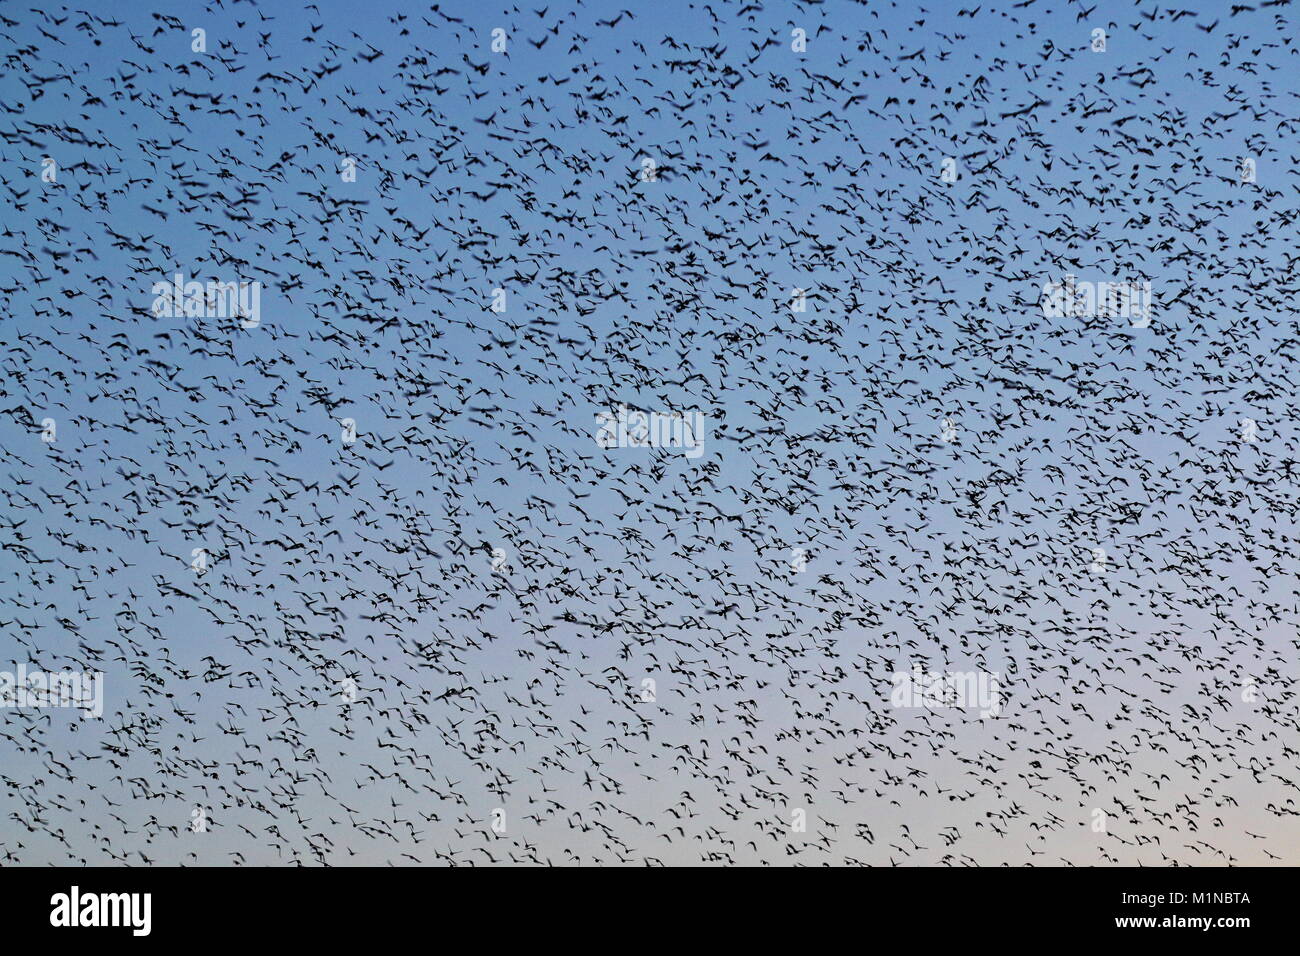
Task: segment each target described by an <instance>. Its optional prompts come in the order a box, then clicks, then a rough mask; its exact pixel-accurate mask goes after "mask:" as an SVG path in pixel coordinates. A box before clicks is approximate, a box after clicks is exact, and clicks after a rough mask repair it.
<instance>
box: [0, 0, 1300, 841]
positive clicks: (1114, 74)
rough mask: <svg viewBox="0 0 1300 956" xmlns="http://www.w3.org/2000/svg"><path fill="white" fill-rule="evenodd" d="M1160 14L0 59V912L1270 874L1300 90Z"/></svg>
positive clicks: (129, 42) (1286, 52) (367, 34)
mask: <svg viewBox="0 0 1300 956" xmlns="http://www.w3.org/2000/svg"><path fill="white" fill-rule="evenodd" d="M1179 7H1180V9H1185V10H1186V11H1187V12H1186V13H1185V14H1180V13H1178V12H1177V11H1171V10H1169V9H1165V8H1161V7H1157V6H1155V5H1146V4H1143V5H1138V6H1136V7H1135V6H1134V5H1132V4H1128V3H1122V4H1121V3H1112V4H1106V3H1104V2H1099V3H1097V4H1096V5H1095V6H1093V7H1091V8H1086V11H1087V12H1085V8H1084V7H1082V6H1080V5H1078V4H1060V3H1053V4H1046V3H1042V2H1039V3H1035V4H1029V5H1026V6H1013V5H1011V4H991V3H984V4H981V5H980V6H979V9H978V12H976V13H975V14H974V15H973V16H970V15H964V14H962V13H959V12H958V10H959V9H962V8H959V7H956V6H955V5H943V6H939V5H931V6H930V8H928V9H927V8H923V7H918V6H916V5H913V4H858V3H847V2H826V3H818V4H766V5H759V4H747V5H745V4H733V5H728V6H725V7H724V5H722V4H717V5H715V6H713V7H710V6H707V5H704V4H692V3H680V2H671V0H670V2H667V3H662V4H655V5H654V6H653V7H651V8H646V9H633V10H632V11H631V13H630V14H623V15H622V16H620V11H621V9H622V8H620V7H618V6H617V5H614V4H606V3H587V4H583V5H569V4H559V3H552V4H548V5H547V7H546V8H544V9H545V12H544V13H541V14H539V13H538V12H537V11H538V10H542V9H543V8H541V7H533V6H531V5H525V6H523V7H514V6H505V5H494V4H483V3H474V4H467V3H459V2H451V3H441V4H439V5H437V7H436V9H431V8H429V7H419V6H414V5H407V4H398V3H385V2H377V3H367V4H366V5H364V7H362V6H359V5H357V4H354V3H345V2H342V0H339V2H328V0H326V2H320V3H317V4H314V5H308V6H298V5H295V4H283V5H279V4H277V5H274V6H273V7H272V6H269V5H266V6H264V7H263V8H261V9H259V8H255V7H253V6H251V5H250V4H247V3H237V4H229V3H228V4H225V5H224V6H217V5H206V4H198V3H195V4H170V5H159V6H155V5H144V4H137V3H115V2H107V3H105V4H102V5H97V7H96V10H95V11H94V14H95V19H94V20H90V19H88V18H87V17H86V16H85V15H83V14H81V13H78V12H75V8H67V9H65V8H58V7H46V8H44V9H43V10H40V11H32V10H29V9H26V8H24V9H22V10H16V9H8V8H6V9H3V10H0V16H3V17H4V18H5V19H4V20H3V21H0V27H2V29H0V51H3V52H4V54H5V57H6V69H5V71H4V72H3V74H2V75H0V102H3V104H4V107H5V119H4V121H3V123H0V126H4V127H6V130H5V135H4V138H3V142H2V143H0V159H2V160H3V161H2V162H0V176H3V179H4V183H5V185H6V202H5V211H4V217H3V222H4V229H3V230H2V231H0V240H2V241H0V249H2V250H3V252H4V255H3V257H0V306H3V310H2V311H0V314H2V315H3V319H0V330H2V331H0V336H2V337H3V338H2V339H0V355H2V356H3V358H0V386H2V387H3V396H2V397H3V399H4V401H3V406H4V413H3V414H2V415H0V449H2V454H3V470H4V474H5V476H6V478H7V481H6V483H5V484H6V490H5V495H4V499H3V502H2V503H0V522H2V523H3V525H4V527H5V531H4V536H5V537H6V538H9V539H10V540H11V541H12V542H13V545H14V546H12V547H10V546H6V548H5V550H4V551H3V552H0V554H2V555H3V557H0V561H3V563H2V564H0V608H3V610H0V623H3V627H2V628H0V640H2V641H3V642H4V643H5V644H6V645H7V647H5V648H4V650H3V651H0V668H4V667H6V666H7V665H6V661H12V662H13V667H14V668H16V667H17V666H18V665H19V664H27V665H28V666H29V667H30V666H40V667H43V668H45V669H47V670H56V671H57V670H62V669H68V668H72V669H77V670H81V669H85V670H89V671H95V672H100V671H102V672H103V673H104V704H105V706H104V715H103V717H102V719H97V720H83V719H82V718H81V717H80V716H78V715H77V714H76V713H75V711H72V710H68V709H31V708H26V709H10V710H5V711H0V721H3V727H4V729H3V734H4V737H3V739H2V740H0V746H3V747H5V748H6V749H8V750H9V751H11V752H10V753H9V754H8V755H6V758H5V760H4V762H3V763H4V766H3V768H0V778H2V779H3V781H4V783H5V788H4V789H5V794H6V808H5V813H4V814H3V815H2V819H0V847H2V848H3V851H4V854H5V855H4V859H5V860H6V862H10V863H21V864H28V865H44V864H49V863H80V862H89V863H114V862H116V863H140V862H146V861H147V862H152V863H159V864H166V865H173V864H181V863H184V864H194V863H198V864H202V865H230V864H232V863H249V864H271V865H283V864H290V863H296V864H303V865H319V864H333V865H356V864H364V865H385V864H399V865H400V864H410V863H417V862H418V863H439V864H441V863H449V862H457V863H478V864H482V863H493V862H496V863H501V862H510V861H514V862H519V863H525V862H527V863H542V862H550V863H556V864H567V863H574V862H580V863H584V864H590V863H605V864H610V863H627V864H640V863H646V862H650V863H668V864H684V865H693V864H700V863H718V862H727V861H730V862H734V863H740V864H746V865H753V864H759V863H770V864H775V865H788V864H792V863H798V864H809V865H819V864H822V863H832V864H846V863H870V864H876V865H888V864H890V863H908V864H920V865H972V864H978V865H1002V864H1010V865H1023V864H1026V863H1037V864H1049V865H1059V864H1062V863H1069V864H1074V865H1106V864H1114V863H1121V864H1125V865H1135V864H1138V863H1142V864H1156V865H1158V864H1162V863H1167V862H1180V863H1191V864H1201V865H1221V864H1223V863H1225V862H1228V860H1229V858H1231V859H1232V860H1233V861H1235V862H1239V863H1256V864H1267V863H1273V862H1277V859H1275V857H1276V858H1280V859H1281V861H1283V862H1286V863H1291V864H1294V863H1296V862H1297V859H1296V850H1295V847H1296V846H1297V840H1296V837H1297V835H1298V834H1297V827H1296V824H1295V822H1294V819H1295V817H1294V812H1295V806H1294V796H1293V795H1292V793H1291V791H1293V790H1294V789H1295V788H1296V780H1295V771H1296V757H1297V752H1298V751H1297V746H1296V744H1297V739H1296V726H1297V724H1296V717H1297V713H1296V707H1297V705H1296V698H1295V694H1294V679H1295V672H1296V664H1295V661H1296V652H1297V649H1298V645H1297V639H1296V636H1295V635H1296V628H1295V622H1296V614H1297V605H1296V593H1297V592H1296V582H1295V570H1294V562H1293V560H1292V555H1293V553H1294V550H1295V549H1294V542H1295V538H1296V528H1295V523H1294V514H1295V497H1296V490H1295V481H1294V477H1293V474H1292V472H1293V462H1294V454H1293V448H1294V443H1295V441H1296V437H1297V436H1296V429H1295V426H1294V422H1293V420H1292V408H1293V407H1294V402H1293V401H1292V398H1293V392H1294V383H1293V382H1292V380H1291V377H1290V376H1291V375H1292V373H1291V370H1290V365H1291V362H1290V359H1291V358H1292V351H1291V350H1292V349H1293V348H1294V346H1295V344H1296V342H1297V330H1296V322H1295V317H1294V314H1293V311H1292V310H1291V308H1290V307H1289V302H1290V301H1291V300H1292V299H1291V297H1292V295H1293V292H1294V283H1295V278H1294V270H1293V269H1292V268H1291V265H1292V263H1293V261H1294V257H1293V255H1292V252H1291V250H1292V249H1293V247H1294V242H1295V234H1294V221H1295V216H1294V213H1295V198H1294V194H1295V192H1296V189H1297V185H1296V183H1295V181H1294V179H1293V178H1292V177H1294V175H1295V158H1294V157H1293V156H1292V155H1291V154H1290V149H1291V148H1292V146H1291V141H1292V139H1293V137H1294V132H1295V126H1296V118H1295V113H1296V110H1295V104H1296V100H1297V89H1296V81H1295V80H1294V79H1293V77H1295V76H1296V75H1297V74H1296V70H1295V64H1294V60H1293V57H1294V55H1295V50H1294V43H1293V41H1292V40H1291V37H1292V36H1293V35H1294V31H1293V29H1292V27H1291V24H1290V22H1289V20H1287V19H1286V18H1287V16H1288V14H1289V10H1288V8H1286V7H1275V8H1265V7H1263V6H1262V5H1260V6H1259V8H1258V9H1255V10H1252V11H1248V12H1244V13H1241V14H1237V15H1233V14H1231V13H1230V12H1229V9H1228V8H1227V7H1226V6H1224V5H1219V4H1209V3H1204V4H1182V5H1179ZM970 9H975V8H974V7H972V8H970ZM268 10H273V12H272V13H268V12H267V11H268ZM266 17H270V19H265V18H266ZM615 20H617V23H614V22H613V21H615ZM82 23H89V24H90V26H89V27H87V28H82V27H80V26H79V24H82ZM611 24H612V25H611ZM1211 24H1216V25H1214V26H1213V27H1212V28H1211V29H1206V28H1207V27H1211ZM556 25H558V30H557V31H556V32H554V33H552V32H551V28H552V27H553V26H556ZM196 28H197V29H202V30H204V31H206V32H205V40H206V50H205V51H204V52H196V51H195V50H193V48H192V44H193V42H194V41H193V34H192V31H193V30H194V29H196ZM1096 28H1101V29H1104V30H1105V31H1106V33H1107V38H1106V48H1105V50H1104V51H1098V52H1093V51H1092V50H1091V49H1090V44H1091V37H1092V30H1093V29H1096ZM495 29H502V30H504V31H505V36H506V38H507V48H506V50H505V51H503V52H499V53H498V52H494V51H493V50H492V31H493V30H495ZM796 29H800V30H804V31H806V36H807V47H806V50H804V51H802V52H797V51H795V50H793V49H791V40H792V31H793V30H796ZM543 41H544V42H543ZM539 43H541V46H540V47H539V46H538V45H537V44H539ZM918 51H919V52H918ZM914 54H915V55H914ZM1022 111H1025V112H1022ZM47 156H48V157H51V158H52V159H54V160H55V162H56V163H57V169H58V172H57V181H56V182H55V183H47V182H43V181H42V178H41V172H42V159H43V158H44V157H47ZM1243 156H1250V157H1254V158H1255V159H1256V169H1257V177H1258V181H1257V183H1254V184H1243V183H1242V182H1240V179H1239V176H1238V174H1237V170H1238V167H1239V164H1240V159H1241V157H1243ZM945 157H953V158H954V159H955V160H956V162H957V169H958V171H959V175H958V177H957V180H956V182H953V183H946V182H944V181H943V180H942V178H941V176H940V170H941V165H942V161H943V159H944V158H945ZM345 158H351V159H354V160H355V161H356V173H357V175H356V178H355V181H347V180H345V178H344V177H342V176H341V175H340V162H341V161H342V160H343V159H345ZM647 158H649V159H651V160H653V161H654V162H655V169H656V171H657V174H656V177H655V178H654V179H653V180H651V181H646V180H644V179H642V178H641V171H642V169H643V168H644V167H643V162H642V161H643V160H644V159H647ZM177 271H179V272H182V273H183V274H184V275H185V276H186V277H194V278H197V279H199V280H200V281H208V280H216V281H233V280H236V279H238V280H243V281H257V282H260V283H261V284H262V292H261V298H260V316H259V321H258V323H257V325H256V326H255V327H252V328H241V327H239V324H238V322H236V321H234V320H231V319H229V318H221V317H215V318H214V317H198V318H192V317H189V318H187V317H184V316H180V317H171V316H161V317H160V316H156V315H153V314H151V312H150V308H151V305H152V303H153V300H154V295H153V293H152V291H151V290H152V288H153V285H154V283H156V282H159V281H166V280H167V279H169V278H170V277H171V276H172V275H173V274H174V273H175V272H177ZM1067 273H1069V274H1072V275H1075V276H1076V277H1077V278H1078V280H1079V281H1094V282H1095V281H1119V282H1128V281H1137V282H1144V281H1145V282H1150V283H1151V289H1152V299H1153V303H1154V320H1153V322H1152V323H1151V325H1150V326H1149V327H1146V328H1135V327H1133V326H1132V325H1131V324H1130V323H1128V322H1126V321H1123V320H1116V319H1113V318H1106V317H1078V316H1062V317H1050V316H1045V315H1044V314H1043V312H1042V310H1041V308H1040V307H1039V297H1040V294H1041V290H1042V287H1043V284H1044V283H1045V282H1049V281H1059V280H1061V279H1063V277H1064V276H1065V275H1066V274H1067ZM495 289H504V290H505V292H506V303H507V304H506V308H505V311H504V312H501V313H498V312H494V311H493V310H492V307H491V303H492V299H493V290H495ZM795 289H804V290H807V292H808V297H807V308H806V311H794V310H793V309H792V308H791V307H790V302H791V294H792V290H795ZM620 403H625V404H627V405H630V406H633V407H636V408H641V409H644V410H647V411H656V412H663V413H668V412H674V411H694V412H699V413H700V414H701V415H702V416H703V418H704V420H705V421H706V422H707V428H706V431H705V437H706V442H705V446H704V449H703V454H702V455H701V456H700V457H698V458H688V457H686V456H685V455H684V454H682V453H681V451H680V450H674V449H645V448H612V449H605V448H601V447H600V446H599V445H597V444H596V442H595V440H594V436H595V433H596V429H597V419H596V416H597V415H598V414H600V413H601V412H604V411H607V410H609V409H611V408H614V407H617V406H618V405H619V404H620ZM46 418H50V419H52V420H54V421H55V422H56V424H57V437H56V439H55V440H54V441H53V442H44V441H42V440H41V431H42V425H41V422H42V421H43V420H44V419H46ZM344 418H351V419H353V420H354V421H355V423H356V431H357V439H356V442H355V443H354V444H351V445H348V444H344V443H343V442H342V441H341V440H340V431H341V425H340V421H341V420H342V419H344ZM1243 419H1249V420H1251V421H1252V422H1254V423H1255V426H1254V428H1255V430H1256V431H1257V434H1258V437H1257V439H1256V440H1255V441H1243V439H1242V434H1243V431H1242V428H1243V426H1242V424H1241V422H1242V420H1243ZM945 420H948V421H950V422H952V423H953V424H954V426H955V429H956V438H955V440H954V441H944V440H942V438H941V433H942V429H943V422H944V421H945ZM195 548H203V549H205V550H206V552H207V553H208V554H209V555H210V556H211V561H212V563H211V566H210V567H209V568H208V569H207V570H205V571H204V572H203V574H201V575H199V574H196V572H195V570H194V568H193V567H192V564H191V562H192V555H193V551H194V549H195ZM794 549H803V550H804V552H806V556H807V559H808V563H807V569H806V570H803V571H795V570H794V569H793V566H792V560H793V558H794V556H795V554H796V552H795V550H794ZM1095 549H1102V550H1103V551H1104V555H1105V561H1104V570H1102V571H1100V572H1099V571H1096V570H1093V568H1092V565H1093V563H1094V562H1095V561H1096V560H1097V558H1096V553H1095ZM497 554H499V555H500V556H501V557H502V558H504V560H505V565H504V568H503V569H504V571H505V573H501V569H494V567H493V559H494V556H495V555H497ZM914 664H918V665H920V666H923V667H927V668H932V669H935V670H940V671H957V672H963V673H964V672H977V673H983V674H996V675H998V679H999V681H1000V684H1001V688H1002V693H1003V694H1004V695H1005V703H1004V705H1003V707H1002V710H1001V713H1000V714H999V715H998V716H996V717H994V718H991V719H981V718H980V717H979V716H978V714H976V713H973V712H972V710H971V709H970V708H945V709H939V710H926V709H902V710H900V709H896V708H893V707H892V706H891V705H890V697H891V689H892V682H893V675H894V674H895V673H898V672H906V671H909V670H910V669H911V668H912V666H913V665H914ZM348 680H351V681H353V682H354V683H355V685H356V690H357V699H356V700H354V701H350V702H348V701H344V700H343V699H342V696H341V695H342V694H343V693H344V691H345V689H346V688H345V682H346V681H348ZM646 680H651V681H653V682H654V684H653V686H654V697H655V699H654V700H653V701H646V700H643V699H642V692H643V690H645V687H646V685H645V684H644V683H643V682H644V681H646ZM1252 682H1253V683H1252ZM1248 686H1253V687H1256V688H1257V693H1256V694H1254V695H1251V694H1247V693H1246V690H1247V687H1248ZM1247 697H1253V699H1249V700H1248V699H1246V698H1247ZM1288 807H1289V811H1288V810H1287V809H1283V808H1288ZM498 810H499V811H503V812H504V820H505V821H506V823H505V830H504V832H496V831H495V830H493V822H494V820H495V819H497V818H498V817H497V816H494V811H498ZM796 810H802V811H804V813H805V817H806V819H807V829H806V830H804V831H799V830H795V829H793V828H792V824H791V819H792V817H791V814H792V813H793V812H794V811H796ZM196 811H201V818H202V819H204V820H210V821H211V823H210V824H205V828H204V829H201V830H195V829H192V828H191V823H192V822H193V821H194V820H195V819H196V818H195V812H196ZM1096 811H1102V813H1103V814H1104V815H1105V817H1106V819H1107V826H1106V831H1105V832H1104V833H1102V832H1098V831H1097V830H1096V829H1095V828H1094V823H1095V821H1096V820H1097V816H1096ZM498 816H499V815H498ZM1216 821H1217V822H1216ZM676 827H680V835H678V834H677V833H675V832H674V829H673V828H676ZM665 834H666V835H667V838H665ZM1157 838H1158V839H1157ZM1202 842H1203V844H1204V845H1201V843H1202ZM1265 850H1267V851H1269V853H1271V854H1272V856H1269V855H1266V854H1265V852H1264V851H1265Z"/></svg>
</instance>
